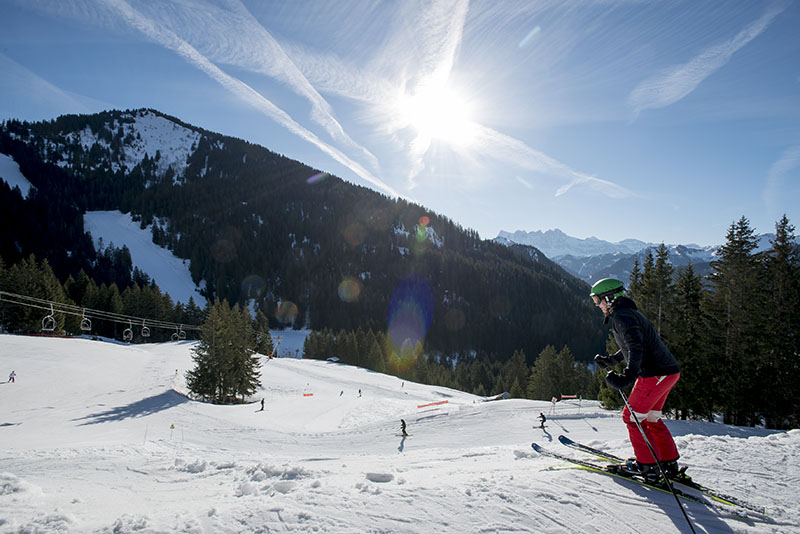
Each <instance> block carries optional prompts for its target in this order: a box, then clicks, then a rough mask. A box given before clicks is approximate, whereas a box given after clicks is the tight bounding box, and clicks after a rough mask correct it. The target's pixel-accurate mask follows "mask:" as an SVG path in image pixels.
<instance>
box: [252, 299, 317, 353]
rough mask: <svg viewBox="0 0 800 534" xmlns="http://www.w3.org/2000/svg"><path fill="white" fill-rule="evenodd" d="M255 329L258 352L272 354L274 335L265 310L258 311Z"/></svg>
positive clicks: (254, 322)
mask: <svg viewBox="0 0 800 534" xmlns="http://www.w3.org/2000/svg"><path fill="white" fill-rule="evenodd" d="M253 331H254V333H255V336H256V347H255V350H256V352H258V353H259V354H263V355H265V356H271V355H272V348H273V344H272V335H271V334H270V331H269V319H267V316H266V315H264V312H262V311H261V310H258V311H257V312H256V317H255V319H254V320H253ZM304 352H305V347H304Z"/></svg>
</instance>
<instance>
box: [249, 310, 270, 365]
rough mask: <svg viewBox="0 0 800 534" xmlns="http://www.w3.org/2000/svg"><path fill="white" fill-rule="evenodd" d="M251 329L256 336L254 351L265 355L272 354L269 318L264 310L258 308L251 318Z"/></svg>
mask: <svg viewBox="0 0 800 534" xmlns="http://www.w3.org/2000/svg"><path fill="white" fill-rule="evenodd" d="M253 331H254V333H255V336H256V348H255V350H256V352H258V353H259V354H263V355H265V356H271V355H272V349H273V344H272V335H271V334H270V331H269V319H267V316H266V315H264V312H262V311H261V310H258V311H257V312H256V317H255V319H254V320H253Z"/></svg>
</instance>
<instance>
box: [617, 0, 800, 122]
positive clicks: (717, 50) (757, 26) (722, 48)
mask: <svg viewBox="0 0 800 534" xmlns="http://www.w3.org/2000/svg"><path fill="white" fill-rule="evenodd" d="M785 8H786V6H781V7H773V8H770V9H769V10H768V11H767V12H766V13H764V15H762V16H761V17H760V18H759V19H758V20H756V21H755V22H753V23H752V24H750V25H749V26H747V27H746V28H745V29H743V30H742V31H740V32H739V33H738V34H737V35H736V36H735V37H733V38H732V39H730V40H728V41H725V42H723V43H720V44H718V45H715V46H712V47H710V48H707V49H706V50H704V51H702V52H701V53H700V54H698V55H697V56H695V57H694V58H692V59H691V60H689V61H688V62H687V63H684V64H682V65H677V66H674V67H671V68H668V69H666V70H664V71H663V72H661V73H659V74H657V75H655V76H652V77H650V78H648V79H646V80H645V81H643V82H642V83H640V84H639V85H637V86H636V88H635V89H634V90H633V91H632V92H631V94H630V95H629V97H628V102H629V104H630V105H631V107H633V109H634V111H635V113H636V114H639V113H640V112H641V111H644V110H646V109H655V108H663V107H666V106H669V105H671V104H674V103H675V102H677V101H679V100H681V99H682V98H684V97H685V96H687V95H689V94H691V93H692V91H694V90H695V89H696V88H697V86H698V85H700V84H701V83H702V82H703V80H705V79H706V78H708V77H709V76H711V75H712V74H713V73H714V72H716V71H717V70H719V69H720V68H722V67H724V66H725V65H726V64H727V63H728V62H729V61H730V59H731V57H732V56H733V54H735V53H736V52H737V51H738V50H740V49H741V48H742V47H744V46H745V45H747V44H748V43H749V42H750V41H752V40H753V39H755V38H756V37H758V36H759V35H760V34H761V33H762V32H763V31H764V30H766V29H767V28H768V27H769V25H770V23H772V21H773V20H774V19H775V17H777V16H778V15H779V14H780V13H781V12H782V11H783V10H784V9H785Z"/></svg>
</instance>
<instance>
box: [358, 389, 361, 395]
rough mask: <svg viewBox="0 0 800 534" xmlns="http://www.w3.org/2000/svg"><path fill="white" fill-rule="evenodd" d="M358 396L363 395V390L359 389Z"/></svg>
mask: <svg viewBox="0 0 800 534" xmlns="http://www.w3.org/2000/svg"><path fill="white" fill-rule="evenodd" d="M358 396H359V397H360V396H361V390H360V389H359V390H358Z"/></svg>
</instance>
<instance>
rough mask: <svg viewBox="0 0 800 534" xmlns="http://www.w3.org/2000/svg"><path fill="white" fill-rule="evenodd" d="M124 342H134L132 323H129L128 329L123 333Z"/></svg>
mask: <svg viewBox="0 0 800 534" xmlns="http://www.w3.org/2000/svg"><path fill="white" fill-rule="evenodd" d="M122 340H123V341H132V340H133V324H132V323H131V321H128V328H126V329H125V330H123V331H122Z"/></svg>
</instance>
